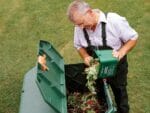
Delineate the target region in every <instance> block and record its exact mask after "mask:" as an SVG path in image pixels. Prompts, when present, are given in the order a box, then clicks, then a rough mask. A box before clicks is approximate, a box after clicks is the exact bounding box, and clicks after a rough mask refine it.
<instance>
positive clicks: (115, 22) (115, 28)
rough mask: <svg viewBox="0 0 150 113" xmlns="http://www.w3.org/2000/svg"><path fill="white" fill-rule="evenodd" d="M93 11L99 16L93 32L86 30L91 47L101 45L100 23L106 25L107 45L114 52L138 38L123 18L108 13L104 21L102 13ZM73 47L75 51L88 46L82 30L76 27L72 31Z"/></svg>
mask: <svg viewBox="0 0 150 113" xmlns="http://www.w3.org/2000/svg"><path fill="white" fill-rule="evenodd" d="M94 11H97V12H99V13H100V16H99V20H98V24H97V26H96V29H95V31H92V30H87V33H88V35H89V40H90V41H91V45H93V46H102V45H103V44H102V33H101V32H102V29H101V22H105V23H106V41H107V45H108V46H110V47H111V48H112V49H114V50H119V49H120V48H121V47H122V45H123V44H124V43H126V42H127V41H128V40H136V39H137V38H138V34H137V32H136V31H135V30H134V29H133V28H132V27H131V26H130V25H129V23H128V21H127V20H126V18H125V17H122V16H120V15H118V14H116V13H108V14H107V19H106V16H105V14H104V13H103V12H102V11H100V10H94ZM74 46H75V48H77V49H80V48H81V47H87V46H88V44H87V41H86V39H85V37H84V34H83V29H82V28H80V27H78V26H75V29H74Z"/></svg>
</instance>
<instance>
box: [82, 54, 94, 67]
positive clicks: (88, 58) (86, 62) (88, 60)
mask: <svg viewBox="0 0 150 113" xmlns="http://www.w3.org/2000/svg"><path fill="white" fill-rule="evenodd" d="M91 60H93V57H91V56H87V57H85V58H84V63H85V64H86V65H87V66H90V62H91Z"/></svg>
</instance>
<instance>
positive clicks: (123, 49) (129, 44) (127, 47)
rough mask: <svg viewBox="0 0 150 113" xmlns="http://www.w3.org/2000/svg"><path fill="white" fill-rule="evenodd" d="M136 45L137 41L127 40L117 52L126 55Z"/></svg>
mask: <svg viewBox="0 0 150 113" xmlns="http://www.w3.org/2000/svg"><path fill="white" fill-rule="evenodd" d="M136 43H137V40H129V41H128V42H127V43H126V44H125V45H123V46H122V47H121V49H120V50H119V52H123V53H124V55H126V54H128V53H129V51H130V50H132V49H133V48H134V47H135V45H136Z"/></svg>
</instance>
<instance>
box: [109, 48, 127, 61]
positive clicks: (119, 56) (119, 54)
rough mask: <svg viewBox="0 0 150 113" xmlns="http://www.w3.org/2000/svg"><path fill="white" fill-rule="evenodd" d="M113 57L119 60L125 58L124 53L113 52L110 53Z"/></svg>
mask: <svg viewBox="0 0 150 113" xmlns="http://www.w3.org/2000/svg"><path fill="white" fill-rule="evenodd" d="M112 54H113V56H114V57H116V58H118V59H119V60H120V59H122V58H123V57H124V56H125V52H123V51H115V50H113V52H112Z"/></svg>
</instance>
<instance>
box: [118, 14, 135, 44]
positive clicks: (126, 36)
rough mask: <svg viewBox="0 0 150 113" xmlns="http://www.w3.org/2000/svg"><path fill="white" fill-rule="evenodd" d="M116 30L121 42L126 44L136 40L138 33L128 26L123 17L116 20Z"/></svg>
mask: <svg viewBox="0 0 150 113" xmlns="http://www.w3.org/2000/svg"><path fill="white" fill-rule="evenodd" d="M116 24H117V26H116V27H117V29H118V30H119V31H120V32H119V38H120V39H121V41H123V42H127V41H128V40H136V39H137V38H138V33H137V32H136V31H135V30H134V29H133V28H132V27H131V26H130V25H129V23H128V21H127V20H126V18H125V17H121V16H120V17H119V18H118V19H117V22H116Z"/></svg>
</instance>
